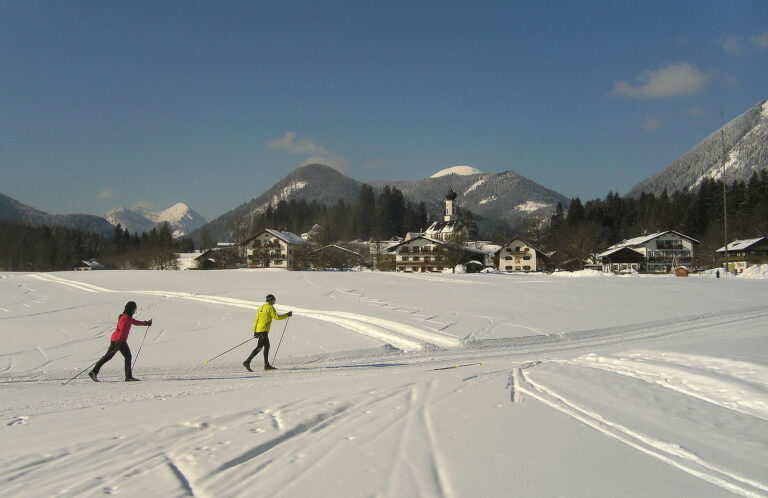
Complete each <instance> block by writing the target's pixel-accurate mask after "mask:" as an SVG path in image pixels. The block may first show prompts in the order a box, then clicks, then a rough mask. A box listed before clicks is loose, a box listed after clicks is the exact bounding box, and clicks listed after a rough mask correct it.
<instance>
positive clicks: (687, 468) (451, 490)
mask: <svg viewBox="0 0 768 498" xmlns="http://www.w3.org/2000/svg"><path fill="white" fill-rule="evenodd" d="M30 276H32V277H34V278H37V279H39V280H42V281H47V282H53V283H57V284H61V285H64V286H66V287H68V288H70V289H73V290H75V291H82V292H88V293H108V292H133V293H141V294H145V295H150V296H154V297H155V300H154V301H153V302H152V303H151V304H150V305H149V306H147V309H151V308H152V307H154V306H157V305H158V303H159V302H160V299H161V298H172V299H184V300H192V301H199V302H204V303H207V304H214V305H223V306H233V307H241V308H246V309H256V308H258V306H260V305H261V303H260V302H256V301H247V300H241V299H236V298H227V297H222V296H214V295H204V294H192V293H185V292H170V291H157V290H143V291H115V290H111V289H106V288H103V287H99V286H95V285H91V284H84V283H80V282H73V281H71V280H67V279H64V278H61V277H58V276H55V275H50V274H39V275H37V274H36V275H30ZM335 290H336V291H338V292H341V293H344V294H348V295H350V296H357V297H359V298H360V299H363V296H362V295H360V294H355V289H351V290H344V289H335ZM366 299H367V298H366ZM379 305H386V306H389V305H388V304H386V303H383V304H379ZM281 307H286V306H281ZM293 309H294V310H295V311H297V312H298V313H301V314H302V316H305V317H308V318H312V319H317V320H323V321H327V322H330V323H334V324H336V325H338V326H342V327H345V328H347V329H349V330H352V331H355V332H357V333H360V334H363V335H367V336H369V337H373V338H375V339H378V340H381V341H384V342H386V343H388V344H390V345H392V346H393V347H396V348H398V349H401V350H402V351H409V352H415V353H419V352H422V353H424V354H427V353H429V351H425V349H426V348H425V346H426V345H427V344H433V345H437V346H441V347H445V348H452V347H455V346H459V345H461V341H460V340H459V339H457V338H455V337H452V336H448V335H445V334H439V333H436V332H430V331H427V330H423V329H420V328H418V327H411V326H408V325H405V324H402V323H398V322H394V321H390V320H385V319H379V318H375V317H369V316H365V315H361V314H357V313H347V312H333V311H321V310H311V309H300V308H293ZM404 312H407V311H404ZM766 316H768V307H765V306H761V307H755V308H750V309H741V310H733V311H730V312H722V311H720V312H713V313H708V314H700V315H697V316H694V317H679V318H675V319H669V320H663V321H653V322H647V323H642V324H633V325H626V326H620V327H612V328H607V329H596V330H590V331H577V332H569V333H563V334H549V335H542V334H540V333H539V335H535V336H527V337H518V338H509V339H499V340H496V339H491V340H484V341H481V340H479V339H481V338H482V337H483V336H485V335H487V334H488V333H490V332H491V331H492V330H493V327H494V325H495V323H494V321H493V320H491V319H488V320H489V323H488V324H487V325H486V326H484V327H483V328H482V329H481V330H480V331H479V332H477V333H475V334H472V335H471V336H469V337H468V339H469V340H470V342H469V343H468V344H467V346H468V347H467V348H466V349H464V350H463V351H462V353H461V358H462V361H464V362H469V361H472V360H474V359H477V360H483V359H493V358H511V357H513V356H514V355H522V354H528V355H530V354H538V353H547V352H558V353H559V352H563V351H575V352H579V351H581V352H582V353H583V352H586V351H590V350H591V349H592V348H595V347H599V346H602V345H606V344H612V343H617V342H622V343H625V342H628V341H633V340H642V339H647V338H657V337H662V336H665V335H671V334H680V333H685V332H691V331H696V330H700V329H706V328H710V327H716V326H720V325H723V324H729V323H734V322H736V321H742V320H743V321H749V320H752V319H760V318H764V317H766ZM82 325H83V327H85V328H86V329H88V328H90V329H96V328H100V327H101V326H99V325H96V326H89V325H86V324H82ZM510 325H511V324H510ZM532 331H533V330H532ZM62 332H63V333H65V334H66V331H63V329H62ZM534 332H536V331H534ZM164 333H165V329H163V330H161V331H159V333H158V335H157V336H156V337H155V339H154V340H155V341H157V340H158V339H160V337H161V336H162V335H163V334H164ZM101 336H102V332H98V333H97V334H96V335H95V336H94V338H100V337H101ZM87 340H91V338H84V339H81V340H80V341H78V342H82V341H87ZM472 341H474V343H473V342H472ZM53 350H55V348H49V352H50V351H53ZM21 353H24V354H38V355H39V356H42V359H43V360H44V362H45V363H43V365H45V364H47V363H49V362H51V361H53V360H54V359H53V358H49V356H48V355H47V354H46V352H45V351H44V350H42V349H41V348H40V347H38V346H35V347H34V348H32V349H31V350H29V351H24V352H17V353H12V354H4V355H0V359H3V360H5V358H2V357H4V356H11V357H10V358H9V359H8V360H9V361H10V363H9V364H8V365H7V366H3V365H2V364H0V370H3V369H4V371H8V370H10V369H12V367H13V364H14V359H13V357H12V356H13V355H15V354H21ZM444 353H445V355H443V356H439V357H435V358H438V361H451V359H452V358H453V356H451V355H453V354H454V353H453V352H452V351H450V350H448V351H444ZM328 358H333V355H328ZM425 358H426V360H430V358H429V357H425ZM435 358H432V360H435ZM369 361H370V360H369ZM402 361H403V362H406V363H408V362H410V363H411V364H415V363H418V361H419V356H414V357H412V358H406V359H403V360H402ZM547 362H548V363H552V364H555V365H557V364H566V365H574V366H577V367H584V368H590V369H598V370H603V371H607V372H609V373H611V374H616V375H621V376H624V377H628V378H632V379H639V380H641V381H644V382H646V383H649V384H653V385H655V386H660V387H662V388H666V389H670V390H673V391H675V392H678V393H682V394H685V395H687V396H691V397H695V398H697V399H700V400H704V401H706V402H709V403H712V404H715V405H717V406H720V407H723V408H727V409H729V410H733V411H736V412H739V413H743V414H747V415H751V416H753V417H757V418H760V419H761V420H766V421H768V367H765V366H762V365H757V364H753V363H749V362H745V361H739V360H731V359H727V358H722V357H710V356H704V355H695V354H687V353H676V352H668V351H651V350H645V349H635V350H629V351H625V352H621V353H611V354H607V353H600V354H596V353H589V354H582V355H581V356H577V357H575V358H570V359H564V360H562V359H557V360H547ZM349 363H354V361H351V362H349ZM541 363H542V362H541V361H533V362H527V363H524V364H522V365H518V366H515V367H512V368H511V369H509V368H507V369H503V370H495V371H491V372H484V373H479V374H477V375H472V376H469V377H466V378H464V379H463V382H465V383H466V382H468V381H470V380H472V381H475V380H476V379H481V378H482V377H483V376H487V377H489V378H497V377H499V376H504V375H506V376H507V377H508V381H507V388H508V389H509V390H510V397H509V398H510V401H512V402H513V403H519V402H521V401H523V397H524V396H526V395H527V396H530V397H531V398H533V399H536V400H537V401H539V402H541V403H543V404H544V405H545V406H548V407H550V408H552V409H554V410H557V411H559V412H561V413H563V414H565V415H567V416H568V417H571V418H572V419H574V420H577V421H579V422H580V423H583V424H585V425H587V426H588V427H591V428H592V429H594V430H596V431H598V432H599V433H601V434H603V435H605V436H606V437H609V438H612V439H614V440H617V441H619V442H621V443H622V444H625V445H627V446H629V447H631V448H634V449H636V450H638V451H640V452H642V453H644V454H646V455H649V456H651V457H653V458H655V459H657V460H659V461H661V462H663V463H665V464H667V465H670V466H672V467H674V468H677V469H679V470H682V471H684V472H686V473H688V474H690V475H692V476H695V477H697V478H699V479H702V480H703V481H706V482H708V483H711V484H713V485H716V486H718V487H720V488H722V489H725V490H727V491H729V492H732V493H734V494H738V495H741V496H748V497H752V496H768V484H766V483H763V482H760V481H758V480H756V479H754V478H750V477H746V476H743V475H741V474H740V473H739V472H736V471H733V470H729V469H727V468H725V467H724V466H723V465H719V464H714V463H712V462H710V461H707V459H706V458H702V457H700V456H698V455H696V454H694V453H692V452H690V451H688V450H687V449H685V448H684V447H682V446H681V445H679V444H677V443H675V442H673V441H664V440H662V439H659V438H657V437H654V436H653V435H651V434H645V433H643V432H642V431H640V430H637V429H636V428H632V427H629V426H628V425H627V424H622V423H619V422H618V421H617V420H611V419H609V418H607V417H606V416H604V415H601V414H600V413H597V412H595V411H594V410H590V409H588V408H586V407H585V406H581V405H580V404H579V403H577V402H574V401H572V400H570V399H568V398H567V397H565V396H564V395H562V394H560V393H558V392H555V391H554V390H553V389H551V388H549V387H547V386H546V385H543V384H542V383H540V382H537V381H536V380H534V379H533V378H532V377H535V368H534V367H535V366H536V365H539V364H541ZM432 365H434V361H433V363H432ZM368 366H370V365H368ZM38 368H39V367H38ZM32 370H34V369H32ZM462 370H463V369H462ZM293 374H297V375H301V372H299V373H296V372H294V373H292V372H290V371H287V372H283V373H282V374H281V375H289V376H290V375H293ZM206 375H210V374H206ZM232 379H235V377H232ZM47 380H50V379H47ZM170 380H194V379H170ZM198 380H199V379H198ZM469 384H472V383H471V382H470V383H469ZM463 388H464V387H463V386H462V387H459V388H457V387H456V381H455V379H454V381H453V382H452V383H450V382H442V381H436V380H434V379H432V380H430V379H427V380H423V381H414V382H413V383H406V384H402V385H398V386H395V387H392V388H389V389H386V390H381V391H378V392H369V391H359V392H352V393H345V394H340V395H339V394H335V395H334V396H333V397H332V398H329V399H325V398H318V397H314V398H309V399H307V398H302V399H298V400H295V401H291V402H288V403H283V404H279V405H273V406H268V407H267V408H264V409H261V410H258V411H255V410H254V409H245V410H240V411H235V412H229V413H226V414H215V408H214V414H212V415H207V416H204V417H200V418H195V419H193V420H188V421H186V422H184V423H170V424H167V425H162V426H156V427H152V428H151V429H141V428H138V429H133V430H136V431H139V432H136V434H141V437H136V438H132V437H129V436H128V437H127V436H124V435H115V436H112V437H104V433H103V432H102V433H100V435H99V436H98V437H96V438H95V439H88V440H87V441H83V442H77V443H71V444H70V445H69V446H59V447H51V448H49V449H47V451H46V452H45V453H44V454H36V455H32V454H24V456H22V457H19V458H18V459H14V460H11V461H8V462H6V465H4V466H2V467H0V482H3V483H4V487H5V488H6V490H5V491H4V493H7V494H8V495H14V494H19V495H22V494H27V495H50V494H53V493H59V494H63V495H95V494H114V493H120V492H121V490H122V489H130V490H131V494H138V493H139V492H141V491H142V489H143V488H140V487H131V486H132V484H138V485H142V484H143V485H144V486H148V487H147V488H146V490H145V491H146V493H145V494H152V492H153V491H155V492H161V491H162V492H163V493H164V494H167V495H169V496H171V495H175V496H237V495H240V496H242V495H249V494H252V493H253V492H254V490H258V492H259V493H264V494H277V495H285V496H290V495H292V494H293V493H297V492H300V491H301V488H300V485H302V484H303V485H306V483H307V482H311V481H312V477H313V476H318V475H322V474H323V472H325V471H326V470H327V469H328V467H329V466H332V465H333V463H334V458H335V457H337V456H338V457H340V456H342V455H346V454H348V453H349V452H355V454H357V455H360V457H359V460H360V462H358V464H359V465H360V466H361V467H365V454H366V452H369V451H377V452H379V453H381V452H384V453H387V454H388V455H390V458H388V459H382V458H379V459H378V460H377V461H378V462H382V461H387V462H389V463H388V466H386V467H384V468H382V467H380V466H378V467H370V468H366V471H367V472H370V476H371V479H378V480H379V481H380V482H381V483H382V484H381V486H380V487H379V488H378V489H380V490H382V493H383V494H384V495H386V496H398V495H403V494H407V493H409V492H410V493H415V494H418V495H421V496H445V497H449V498H452V497H453V496H456V495H457V491H455V487H454V485H453V483H452V482H451V474H450V473H449V472H448V468H449V466H448V463H449V455H446V454H445V453H443V452H442V451H441V449H440V440H439V439H438V437H437V435H436V433H435V426H434V422H433V416H432V412H433V409H434V408H435V407H436V406H437V405H438V404H439V403H440V402H442V401H443V400H445V399H448V398H450V397H451V396H453V395H455V394H456V393H458V392H460V391H461V389H463ZM170 389H171V388H170V387H169V390H170ZM185 389H186V388H185ZM216 389H219V390H226V389H222V388H214V391H215V390H216ZM189 394H190V393H188V392H186V391H185V392H176V393H174V394H171V395H169V397H173V396H185V395H189ZM147 395H148V394H147V393H144V394H142V395H137V396H139V398H137V399H138V400H146V399H147V398H146V396H147ZM123 396H126V395H123ZM141 396H144V397H143V398H142V397H141ZM152 396H154V398H157V399H158V400H162V399H164V398H163V396H165V395H164V394H160V393H155V394H153V395H152ZM130 400H131V398H130V396H126V397H124V398H123V399H122V402H126V401H130ZM112 402H113V403H114V402H115V401H114V400H112ZM48 403H50V406H51V407H54V406H56V403H55V402H53V401H48ZM89 403H90V404H91V405H90V406H84V407H78V408H93V409H98V408H96V406H97V405H98V404H100V402H99V401H96V400H94V399H89V400H87V401H86V402H85V405H88V404H89ZM68 409H70V410H71V409H74V408H73V407H69V408H68ZM22 413H24V412H22ZM26 413H32V412H26ZM8 415H10V414H8ZM35 415H37V414H35ZM29 419H30V417H29V416H28V415H17V414H13V416H11V417H10V418H6V419H5V427H3V429H4V430H8V431H14V430H24V429H25V428H24V427H21V426H24V425H28V422H29ZM141 431H144V432H141ZM357 432H364V433H365V436H366V437H365V438H358V437H356V433H357ZM246 435H247V436H248V437H245V436H246ZM60 441H61V440H60ZM60 441H59V442H60ZM232 441H236V442H237V443H238V444H235V445H232V444H231V443H232ZM84 469H86V470H85V471H84ZM413 469H417V470H413ZM152 483H154V484H152ZM153 485H157V486H159V487H157V488H156V489H153V488H152V487H149V486H153ZM292 492H293V493H292Z"/></svg>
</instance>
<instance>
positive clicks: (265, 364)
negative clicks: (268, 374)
mask: <svg viewBox="0 0 768 498" xmlns="http://www.w3.org/2000/svg"><path fill="white" fill-rule="evenodd" d="M264 370H277V368H275V367H273V366H272V365H270V364H269V363H266V362H265V363H264Z"/></svg>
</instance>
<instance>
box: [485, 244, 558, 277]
mask: <svg viewBox="0 0 768 498" xmlns="http://www.w3.org/2000/svg"><path fill="white" fill-rule="evenodd" d="M546 262H547V255H546V254H544V252H543V251H542V250H541V249H539V248H538V247H536V246H534V245H533V244H531V243H529V242H526V241H525V240H523V239H521V238H515V239H512V240H510V241H509V242H507V243H506V244H504V245H503V246H501V247H500V248H499V250H497V251H496V252H495V253H493V263H494V266H495V267H496V269H497V270H499V271H508V272H513V271H524V272H528V271H542V270H543V269H544V266H545V264H546Z"/></svg>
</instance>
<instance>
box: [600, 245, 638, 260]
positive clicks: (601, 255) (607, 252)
mask: <svg viewBox="0 0 768 498" xmlns="http://www.w3.org/2000/svg"><path fill="white" fill-rule="evenodd" d="M622 249H627V250H628V251H634V252H636V253H637V254H639V255H641V256H642V255H643V253H641V252H640V251H638V250H637V249H632V248H631V247H627V246H621V247H616V248H615V249H608V250H607V251H605V252H601V253H600V254H598V255H597V257H598V258H604V257H606V256H610V255H611V254H613V253H616V252H619V251H621V250H622Z"/></svg>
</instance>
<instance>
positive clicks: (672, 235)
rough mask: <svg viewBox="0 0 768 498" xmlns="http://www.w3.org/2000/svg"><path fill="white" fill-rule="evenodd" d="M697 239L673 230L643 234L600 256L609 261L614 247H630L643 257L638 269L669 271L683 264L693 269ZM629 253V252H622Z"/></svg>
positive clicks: (654, 271) (619, 244)
mask: <svg viewBox="0 0 768 498" xmlns="http://www.w3.org/2000/svg"><path fill="white" fill-rule="evenodd" d="M698 243H699V241H698V240H696V239H694V238H692V237H688V236H687V235H684V234H682V233H679V232H675V231H674V230H667V231H666V232H659V233H654V234H651V235H643V236H641V237H635V238H633V239H628V240H624V241H622V242H619V243H618V244H614V245H612V246H611V247H609V248H608V250H607V251H605V252H604V253H603V254H601V256H603V255H607V256H608V257H609V261H610V260H613V259H615V256H614V257H613V258H611V257H610V256H612V255H614V254H615V253H614V252H612V251H613V250H615V249H622V248H630V249H634V250H636V251H637V252H639V253H640V254H641V255H642V256H643V259H642V261H641V262H640V268H639V269H640V271H642V272H646V273H669V272H670V271H671V270H672V269H673V268H676V267H678V266H684V267H686V268H688V269H689V270H691V269H693V258H694V246H695V245H696V244H698ZM623 254H625V255H630V254H631V253H627V252H625V253H623Z"/></svg>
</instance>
